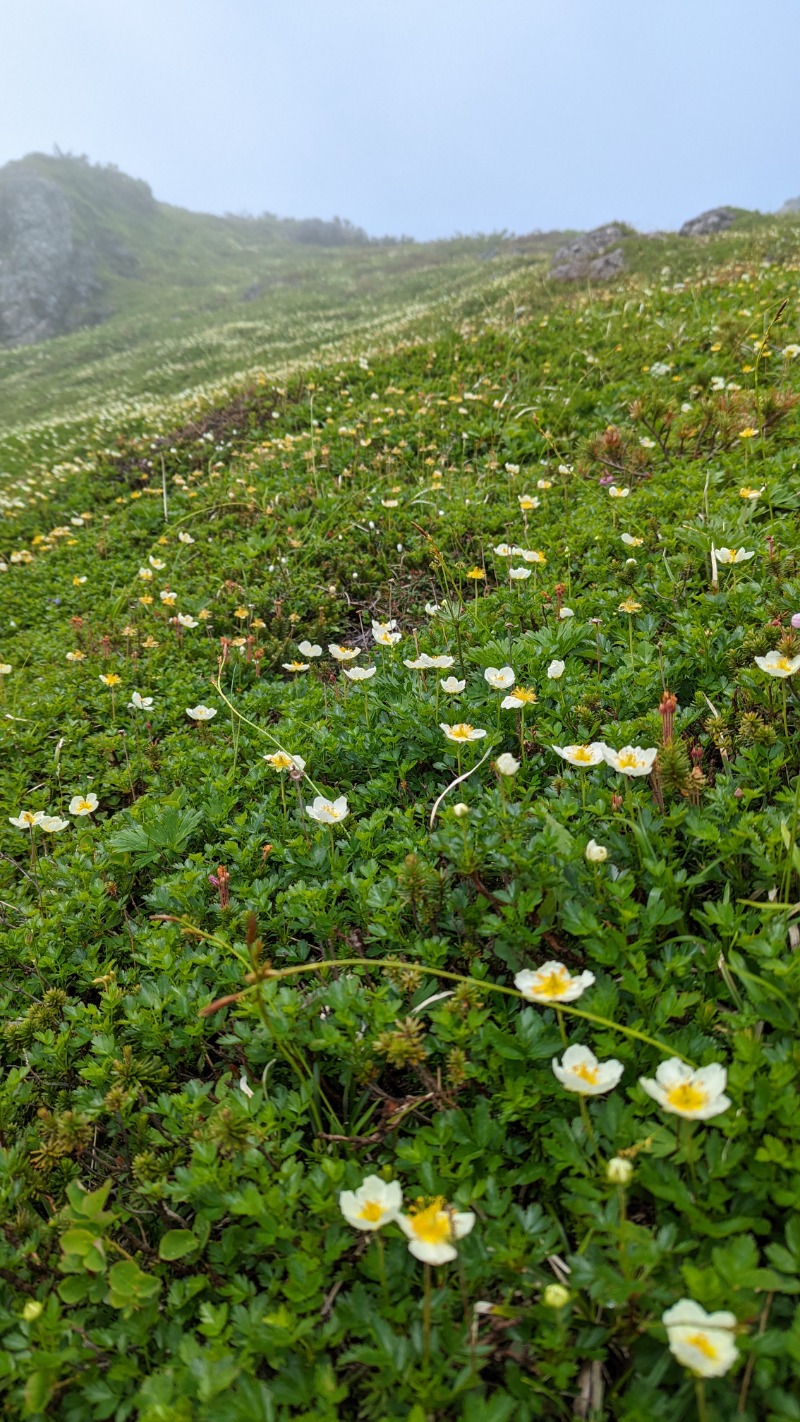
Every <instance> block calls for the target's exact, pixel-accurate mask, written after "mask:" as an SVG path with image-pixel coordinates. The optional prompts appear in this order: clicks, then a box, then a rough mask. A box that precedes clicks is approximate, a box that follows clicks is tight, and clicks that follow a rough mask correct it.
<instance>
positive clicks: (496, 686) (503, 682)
mask: <svg viewBox="0 0 800 1422" xmlns="http://www.w3.org/2000/svg"><path fill="white" fill-rule="evenodd" d="M483 679H484V681H488V683H489V685H490V686H491V687H492V689H493V690H494V691H507V690H508V688H509V686H513V685H514V682H515V680H516V678H515V676H514V671H513V669H512V668H511V667H487V668H486V671H485V672H484V673H483Z"/></svg>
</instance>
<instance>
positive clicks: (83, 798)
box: [69, 790, 97, 815]
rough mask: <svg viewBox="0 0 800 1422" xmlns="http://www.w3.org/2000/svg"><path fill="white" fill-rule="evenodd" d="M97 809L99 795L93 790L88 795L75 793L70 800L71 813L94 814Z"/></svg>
mask: <svg viewBox="0 0 800 1422" xmlns="http://www.w3.org/2000/svg"><path fill="white" fill-rule="evenodd" d="M96 809H97V796H96V795H95V793H94V791H93V790H90V791H89V794H88V795H73V797H72V799H71V800H70V802H69V812H70V814H71V815H92V814H94V812H95V810H96Z"/></svg>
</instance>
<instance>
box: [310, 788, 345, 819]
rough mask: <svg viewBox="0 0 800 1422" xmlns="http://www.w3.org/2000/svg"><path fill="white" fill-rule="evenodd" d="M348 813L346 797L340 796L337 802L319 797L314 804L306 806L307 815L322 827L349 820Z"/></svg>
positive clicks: (316, 797)
mask: <svg viewBox="0 0 800 1422" xmlns="http://www.w3.org/2000/svg"><path fill="white" fill-rule="evenodd" d="M348 813H349V811H348V809H347V797H346V796H345V795H340V796H339V798H338V799H337V800H326V799H325V796H324V795H317V796H315V798H314V802H313V804H311V805H306V814H307V815H310V816H311V819H312V820H317V821H318V822H319V824H321V825H336V824H339V823H340V821H341V820H345V819H347V815H348Z"/></svg>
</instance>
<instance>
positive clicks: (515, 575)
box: [508, 568, 531, 583]
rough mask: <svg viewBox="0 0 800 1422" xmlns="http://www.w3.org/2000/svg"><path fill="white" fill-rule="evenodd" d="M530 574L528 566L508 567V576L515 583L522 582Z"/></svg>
mask: <svg viewBox="0 0 800 1422" xmlns="http://www.w3.org/2000/svg"><path fill="white" fill-rule="evenodd" d="M530 575H531V570H530V568H509V570H508V576H509V577H510V578H512V579H513V580H514V582H516V583H524V582H525V580H526V579H527V578H529V577H530Z"/></svg>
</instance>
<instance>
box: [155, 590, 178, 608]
mask: <svg viewBox="0 0 800 1422" xmlns="http://www.w3.org/2000/svg"><path fill="white" fill-rule="evenodd" d="M158 596H159V597H160V599H161V601H162V602H163V604H164V606H165V607H174V606H175V599H176V597H177V596H178V594H177V593H174V592H170V590H169V588H162V589H161V592H160V593H159V594H158Z"/></svg>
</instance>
